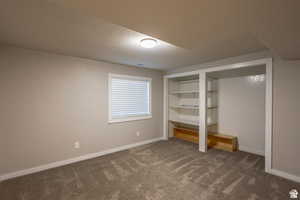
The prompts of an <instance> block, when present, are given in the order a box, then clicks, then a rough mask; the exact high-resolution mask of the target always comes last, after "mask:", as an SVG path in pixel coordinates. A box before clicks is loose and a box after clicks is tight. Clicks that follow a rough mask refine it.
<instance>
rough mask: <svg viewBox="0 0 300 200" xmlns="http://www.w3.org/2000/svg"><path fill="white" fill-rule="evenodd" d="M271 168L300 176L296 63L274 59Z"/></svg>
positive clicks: (298, 67) (299, 91)
mask: <svg viewBox="0 0 300 200" xmlns="http://www.w3.org/2000/svg"><path fill="white" fill-rule="evenodd" d="M273 79H274V85H273V92H274V93H273V98H274V100H273V104H274V105H273V107H274V110H273V112H274V115H273V123H274V125H273V129H274V132H273V166H274V168H276V169H278V170H282V171H285V172H288V173H291V174H295V175H297V176H300V159H299V157H300V61H283V60H280V59H275V62H274V77H273Z"/></svg>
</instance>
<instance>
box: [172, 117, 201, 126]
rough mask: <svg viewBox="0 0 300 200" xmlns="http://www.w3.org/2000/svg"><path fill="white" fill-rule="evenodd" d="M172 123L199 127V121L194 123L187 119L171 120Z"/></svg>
mask: <svg viewBox="0 0 300 200" xmlns="http://www.w3.org/2000/svg"><path fill="white" fill-rule="evenodd" d="M170 121H171V122H175V123H182V124H188V125H194V126H199V121H192V120H185V119H170Z"/></svg>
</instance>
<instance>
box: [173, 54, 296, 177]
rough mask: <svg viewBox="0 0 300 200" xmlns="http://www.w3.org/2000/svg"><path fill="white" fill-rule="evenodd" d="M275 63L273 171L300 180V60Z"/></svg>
mask: <svg viewBox="0 0 300 200" xmlns="http://www.w3.org/2000/svg"><path fill="white" fill-rule="evenodd" d="M268 56H272V54H271V53H270V52H267V51H266V52H259V53H254V54H249V55H243V56H238V57H233V58H228V59H224V60H219V61H215V62H210V63H204V64H201V65H195V66H190V67H184V68H179V69H176V70H172V71H169V72H167V73H168V74H170V73H175V72H185V71H192V70H197V69H203V68H207V67H214V66H218V65H226V64H232V63H237V62H244V61H250V60H253V59H260V58H264V57H268ZM274 57H275V58H274V60H273V92H274V93H273V157H272V168H274V169H277V170H280V171H283V172H286V173H290V174H292V175H296V176H298V177H300V159H299V155H300V148H299V142H300V133H299V130H300V104H299V103H300V92H299V91H300V61H299V60H298V61H285V60H282V59H280V58H278V57H276V56H274Z"/></svg>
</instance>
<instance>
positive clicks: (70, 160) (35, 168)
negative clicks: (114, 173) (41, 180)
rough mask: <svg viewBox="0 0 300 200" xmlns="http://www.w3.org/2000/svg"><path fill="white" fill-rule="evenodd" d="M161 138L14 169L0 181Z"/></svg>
mask: <svg viewBox="0 0 300 200" xmlns="http://www.w3.org/2000/svg"><path fill="white" fill-rule="evenodd" d="M163 139H164V138H163V137H160V138H154V139H150V140H145V141H142V142H138V143H134V144H129V145H124V146H120V147H116V148H112V149H108V150H105V151H101V152H97V153H90V154H87V155H83V156H79V157H76V158H71V159H67V160H62V161H57V162H53V163H49V164H46V165H41V166H37V167H33V168H30V169H24V170H21V171H16V172H12V173H8V174H3V175H1V176H0V182H1V181H4V180H7V179H11V178H15V177H19V176H24V175H28V174H32V173H36V172H40V171H44V170H47V169H51V168H55V167H60V166H64V165H68V164H72V163H76V162H79V161H83V160H88V159H91V158H96V157H99V156H103V155H106V154H111V153H115V152H118V151H123V150H127V149H131V148H133V147H137V146H141V145H145V144H149V143H153V142H157V141H160V140H163Z"/></svg>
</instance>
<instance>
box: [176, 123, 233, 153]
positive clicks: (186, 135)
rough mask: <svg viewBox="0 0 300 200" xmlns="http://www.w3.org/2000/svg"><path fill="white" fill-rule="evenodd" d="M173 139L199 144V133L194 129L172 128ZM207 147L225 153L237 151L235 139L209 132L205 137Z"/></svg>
mask: <svg viewBox="0 0 300 200" xmlns="http://www.w3.org/2000/svg"><path fill="white" fill-rule="evenodd" d="M174 137H176V138H178V139H182V140H185V141H189V142H193V143H196V144H198V143H199V132H198V131H197V130H195V129H187V128H178V127H175V128H174ZM207 146H208V147H209V148H215V149H220V150H225V151H230V152H234V151H237V149H238V147H237V137H236V136H230V135H224V134H219V133H213V132H209V133H208V136H207Z"/></svg>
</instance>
